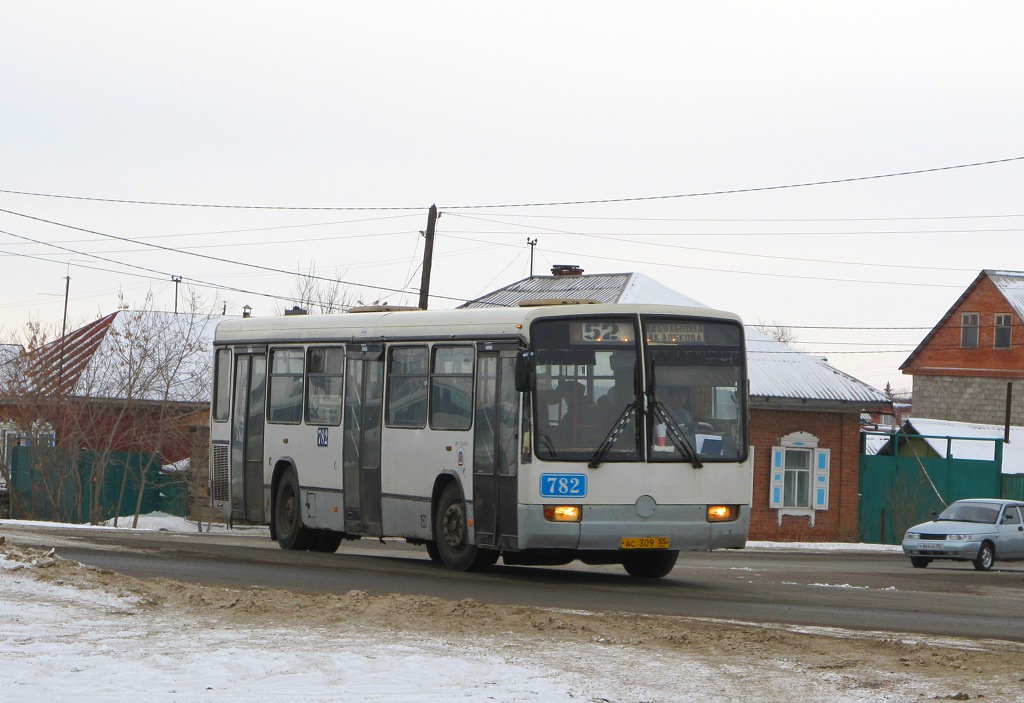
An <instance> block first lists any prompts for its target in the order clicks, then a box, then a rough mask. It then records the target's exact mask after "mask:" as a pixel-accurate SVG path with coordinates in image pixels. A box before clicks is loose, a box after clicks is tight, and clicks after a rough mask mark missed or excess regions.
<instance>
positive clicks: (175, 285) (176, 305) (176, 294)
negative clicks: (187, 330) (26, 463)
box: [171, 276, 181, 315]
mask: <svg viewBox="0 0 1024 703" xmlns="http://www.w3.org/2000/svg"><path fill="white" fill-rule="evenodd" d="M171 280H172V281H174V314H175V315H177V314H178V284H179V283H181V276H171Z"/></svg>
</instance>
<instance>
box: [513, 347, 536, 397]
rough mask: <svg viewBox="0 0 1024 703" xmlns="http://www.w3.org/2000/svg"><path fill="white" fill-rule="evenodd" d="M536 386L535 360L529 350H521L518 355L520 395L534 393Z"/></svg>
mask: <svg viewBox="0 0 1024 703" xmlns="http://www.w3.org/2000/svg"><path fill="white" fill-rule="evenodd" d="M533 386H534V358H533V352H532V351H530V350H529V349H520V350H519V353H518V354H516V390H517V391H519V392H520V393H526V392H528V391H532V390H533Z"/></svg>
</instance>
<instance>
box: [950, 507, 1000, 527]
mask: <svg viewBox="0 0 1024 703" xmlns="http://www.w3.org/2000/svg"><path fill="white" fill-rule="evenodd" d="M998 518H999V506H998V505H991V504H988V503H953V504H952V505H951V506H949V507H948V508H946V509H945V510H943V511H942V513H941V514H940V515H939V518H938V519H939V520H949V521H955V522H979V523H982V524H985V525H994V524H996V520H997V519H998Z"/></svg>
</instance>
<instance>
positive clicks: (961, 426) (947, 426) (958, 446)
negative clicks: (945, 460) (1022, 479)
mask: <svg viewBox="0 0 1024 703" xmlns="http://www.w3.org/2000/svg"><path fill="white" fill-rule="evenodd" d="M906 424H907V426H908V428H909V429H912V430H913V431H914V432H916V433H917V434H919V435H922V436H924V440H925V441H926V442H927V443H928V446H929V447H931V449H932V450H933V451H934V452H935V453H936V454H938V455H939V456H943V457H944V456H946V446H947V444H948V445H949V452H950V454H951V455H952V456H954V457H956V458H957V459H975V460H987V461H992V460H993V459H995V442H980V441H978V440H983V439H1003V434H1004V428H1003V426H1002V425H985V424H980V423H975V422H956V421H955V420H932V419H929V418H919V417H915V418H914V419H913V420H908V421H907V423H906ZM949 437H956V438H958V439H953V440H948V439H947V438H949ZM1003 473H1004V474H1024V427H1019V426H1014V425H1011V426H1010V441H1009V443H1008V444H1003Z"/></svg>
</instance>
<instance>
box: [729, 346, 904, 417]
mask: <svg viewBox="0 0 1024 703" xmlns="http://www.w3.org/2000/svg"><path fill="white" fill-rule="evenodd" d="M746 330H747V371H748V374H749V376H750V395H751V396H754V397H762V398H787V399H791V400H819V401H837V402H845V403H860V404H864V405H867V406H877V405H879V404H885V405H887V404H888V403H889V399H888V398H887V397H886V396H885V394H884V393H883V392H882V391H880V390H878V389H877V388H874V387H873V386H870V385H868V384H867V383H864V382H863V381H860V380H858V379H856V378H854V377H853V376H851V375H849V374H847V373H844V372H843V371H840V370H839V369H837V368H835V367H833V366H830V365H829V363H828V361H827V360H826V359H825V358H824V357H820V356H813V355H811V354H805V353H804V352H801V351H799V350H798V349H794V348H793V347H791V346H789V345H787V344H783V343H782V342H777V341H775V340H774V339H772V338H771V337H769V336H768V335H766V334H764V333H763V332H761V331H760V330H758V329H756V328H754V327H749V326H748V327H747V328H746Z"/></svg>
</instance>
